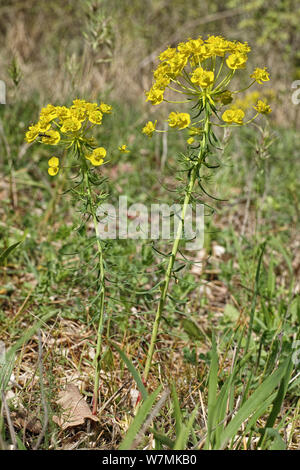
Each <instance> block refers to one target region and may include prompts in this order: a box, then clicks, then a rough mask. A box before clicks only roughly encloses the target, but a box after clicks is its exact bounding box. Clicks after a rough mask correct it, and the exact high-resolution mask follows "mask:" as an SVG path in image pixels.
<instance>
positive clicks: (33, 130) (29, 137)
mask: <svg viewBox="0 0 300 470" xmlns="http://www.w3.org/2000/svg"><path fill="white" fill-rule="evenodd" d="M39 133H40V128H39V126H38V124H36V125H34V126H29V130H28V131H27V132H26V137H25V140H26V142H28V143H29V144H30V143H31V142H33V141H34V140H35V139H36V138H37V137H38V135H39Z"/></svg>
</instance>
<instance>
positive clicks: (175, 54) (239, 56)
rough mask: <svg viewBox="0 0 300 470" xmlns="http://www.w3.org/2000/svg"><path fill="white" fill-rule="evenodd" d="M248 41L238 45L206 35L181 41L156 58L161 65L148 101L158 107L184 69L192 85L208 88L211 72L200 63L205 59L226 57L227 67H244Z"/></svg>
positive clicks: (182, 74) (211, 79)
mask: <svg viewBox="0 0 300 470" xmlns="http://www.w3.org/2000/svg"><path fill="white" fill-rule="evenodd" d="M250 50H251V49H250V47H249V46H248V44H247V42H245V43H240V42H236V41H228V40H227V39H224V38H223V37H221V36H209V37H208V38H207V39H206V40H203V39H202V38H201V37H199V38H197V39H189V40H188V41H187V42H181V43H180V44H178V46H177V48H171V47H168V48H167V49H166V50H165V51H164V52H162V53H161V54H160V55H159V60H160V64H159V65H158V67H157V68H156V70H155V71H154V73H153V76H154V83H153V85H152V87H151V89H150V91H149V92H147V93H146V95H147V101H151V103H152V104H154V105H157V104H160V103H161V102H162V101H163V99H164V92H165V90H166V88H167V87H168V86H169V85H170V84H171V82H174V81H176V80H177V79H178V78H179V77H182V76H184V68H185V67H186V66H189V67H190V68H191V69H194V68H195V67H196V70H194V71H193V72H192V78H191V81H192V83H195V84H196V85H198V86H201V87H202V88H206V87H208V86H210V85H211V84H212V83H213V82H214V73H213V71H211V70H207V69H204V68H203V67H202V64H203V63H204V62H205V61H207V59H213V60H214V59H215V58H216V57H222V58H223V57H225V56H226V54H229V55H228V57H227V60H226V64H227V66H228V67H229V68H230V69H232V70H236V69H239V68H244V67H245V64H246V62H247V58H248V56H247V54H248V52H250Z"/></svg>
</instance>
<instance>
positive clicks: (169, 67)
mask: <svg viewBox="0 0 300 470" xmlns="http://www.w3.org/2000/svg"><path fill="white" fill-rule="evenodd" d="M250 50H251V48H250V46H249V45H248V44H247V42H245V43H241V42H237V41H228V40H226V39H224V38H223V37H221V36H210V37H208V38H207V39H206V40H203V39H202V38H201V37H199V38H197V39H190V40H188V41H187V42H182V43H180V44H178V46H177V48H171V47H168V48H167V49H166V50H165V51H163V52H162V53H161V54H160V56H159V60H160V63H159V65H158V67H157V68H156V70H155V71H154V73H153V76H154V82H153V85H152V87H151V89H150V91H149V92H147V93H146V95H147V101H150V102H151V103H152V105H159V104H161V103H162V102H167V103H171V104H172V105H184V106H186V105H187V107H188V108H189V109H188V111H189V112H185V111H186V110H184V112H183V111H182V110H180V111H178V110H174V111H172V112H171V113H170V114H169V117H168V124H169V127H170V130H172V131H182V130H183V129H186V130H188V131H189V138H188V140H187V145H188V151H187V153H186V154H185V155H182V158H181V163H182V164H183V172H184V174H185V175H186V180H185V181H184V187H183V194H184V199H183V205H182V211H181V217H180V221H179V224H178V226H177V233H176V235H175V239H174V243H173V247H172V251H171V253H170V255H169V258H168V263H167V268H166V271H165V275H164V280H163V282H162V287H161V293H160V298H159V302H158V307H157V312H156V317H155V321H154V324H153V330H152V337H151V342H150V346H149V350H148V354H147V359H146V365H145V370H144V380H147V377H148V374H149V370H150V367H151V363H152V357H153V353H154V348H155V343H156V340H157V335H158V331H159V326H160V321H161V317H162V313H163V310H164V306H165V303H166V299H167V294H168V289H169V283H170V280H171V277H172V274H173V268H174V263H175V260H176V255H177V252H178V248H179V243H180V239H181V238H183V234H184V220H185V216H186V212H187V207H188V205H189V204H190V203H193V201H195V199H194V193H195V187H196V185H197V186H198V189H200V192H202V193H205V194H207V193H206V191H205V189H204V187H203V170H205V168H209V169H213V168H216V165H214V164H212V163H211V157H213V153H214V151H215V148H218V147H219V146H220V143H219V141H218V138H217V136H216V134H215V130H216V128H217V127H239V126H243V125H248V124H250V123H251V122H252V121H253V120H254V119H255V118H256V117H257V116H258V115H259V114H269V113H270V112H271V108H270V106H269V105H268V104H267V103H266V102H265V101H263V100H258V101H257V103H256V104H255V106H253V108H252V109H251V111H250V113H249V117H247V118H246V114H245V112H244V110H242V109H241V108H239V107H238V106H236V105H235V104H234V103H235V99H236V97H238V96H239V95H240V93H242V92H243V91H245V90H247V89H248V88H250V87H251V86H252V85H253V84H255V83H258V84H259V85H261V84H263V82H267V81H268V80H269V73H268V72H267V70H266V68H255V70H254V71H253V72H252V73H251V74H250V77H249V74H248V75H247V73H246V72H245V71H244V69H245V68H246V63H247V60H248V54H249V52H250ZM240 74H241V75H242V74H244V75H246V77H247V76H248V83H247V85H246V86H245V87H243V88H242V89H240V90H234V89H231V87H232V85H233V79H235V76H236V75H240ZM237 78H238V77H237ZM241 78H242V77H241ZM236 82H237V81H236V80H234V83H236ZM166 92H167V94H168V95H170V97H169V96H168V99H167V98H166V97H165V95H166ZM172 94H173V95H176V94H178V95H177V96H180V100H178V101H177V100H176V101H175V100H171V99H170V98H172ZM142 132H143V133H144V134H146V135H147V136H149V137H152V135H153V133H154V132H165V131H163V130H159V129H157V121H155V122H152V121H148V122H147V124H146V125H145V127H144V128H143V131H142Z"/></svg>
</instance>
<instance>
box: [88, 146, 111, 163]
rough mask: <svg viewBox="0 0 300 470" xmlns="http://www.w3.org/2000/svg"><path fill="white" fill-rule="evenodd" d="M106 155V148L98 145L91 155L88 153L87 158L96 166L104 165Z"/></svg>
mask: <svg viewBox="0 0 300 470" xmlns="http://www.w3.org/2000/svg"><path fill="white" fill-rule="evenodd" d="M105 156H106V150H105V148H103V147H98V148H96V149H94V150H93V152H92V153H91V155H87V156H86V158H87V159H88V160H90V162H91V164H92V165H94V166H99V165H103V163H104V160H103V159H104V158H105Z"/></svg>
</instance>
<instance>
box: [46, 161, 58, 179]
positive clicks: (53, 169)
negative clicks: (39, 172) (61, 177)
mask: <svg viewBox="0 0 300 470" xmlns="http://www.w3.org/2000/svg"><path fill="white" fill-rule="evenodd" d="M48 165H49V168H48V173H49V175H50V176H55V175H57V173H58V170H59V158H57V157H51V158H50V160H48Z"/></svg>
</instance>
